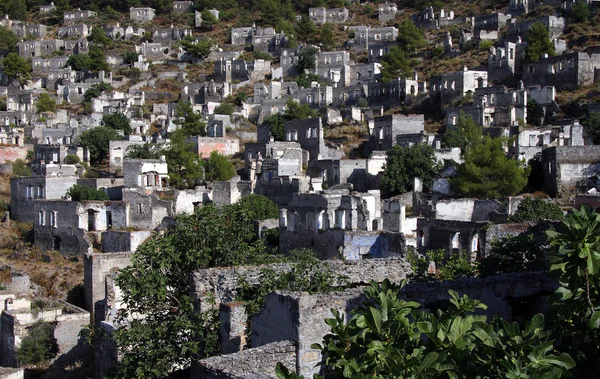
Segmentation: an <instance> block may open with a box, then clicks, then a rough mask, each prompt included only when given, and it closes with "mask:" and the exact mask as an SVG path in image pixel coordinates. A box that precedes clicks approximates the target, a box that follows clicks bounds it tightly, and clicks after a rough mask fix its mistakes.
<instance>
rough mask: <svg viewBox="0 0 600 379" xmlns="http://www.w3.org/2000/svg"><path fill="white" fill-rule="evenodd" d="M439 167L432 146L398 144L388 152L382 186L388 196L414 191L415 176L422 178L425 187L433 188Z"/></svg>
mask: <svg viewBox="0 0 600 379" xmlns="http://www.w3.org/2000/svg"><path fill="white" fill-rule="evenodd" d="M439 169H440V166H439V164H438V163H437V160H436V158H435V155H434V152H433V148H432V147H431V146H428V145H426V144H423V143H418V144H415V145H412V146H410V147H404V146H400V145H396V146H394V147H393V148H392V149H390V150H388V151H387V153H386V159H385V170H384V171H383V176H382V177H381V183H380V186H381V189H382V190H384V191H385V192H386V194H387V195H388V196H394V195H398V194H401V193H405V192H408V191H412V189H413V184H414V183H413V180H414V178H420V179H421V181H422V182H423V186H424V187H425V188H431V185H432V184H433V179H434V178H435V176H436V175H437V173H438V171H439Z"/></svg>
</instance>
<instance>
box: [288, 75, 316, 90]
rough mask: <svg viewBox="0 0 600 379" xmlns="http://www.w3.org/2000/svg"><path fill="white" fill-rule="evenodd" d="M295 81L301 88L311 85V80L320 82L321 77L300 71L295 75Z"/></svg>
mask: <svg viewBox="0 0 600 379" xmlns="http://www.w3.org/2000/svg"><path fill="white" fill-rule="evenodd" d="M294 80H295V82H296V83H298V85H299V86H301V87H303V88H310V86H311V85H312V82H321V78H320V77H319V75H317V74H307V73H304V72H303V73H301V74H300V75H298V76H296V78H295V79H294Z"/></svg>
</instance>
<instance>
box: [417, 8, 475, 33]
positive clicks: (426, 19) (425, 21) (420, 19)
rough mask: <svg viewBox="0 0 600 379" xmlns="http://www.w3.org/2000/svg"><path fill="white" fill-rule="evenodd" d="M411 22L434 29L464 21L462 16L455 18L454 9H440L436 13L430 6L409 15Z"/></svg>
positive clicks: (420, 26)
mask: <svg viewBox="0 0 600 379" xmlns="http://www.w3.org/2000/svg"><path fill="white" fill-rule="evenodd" d="M411 20H412V22H413V23H414V24H415V25H416V26H418V27H419V28H423V29H435V28H439V27H442V26H448V25H456V24H462V23H464V22H465V21H466V19H465V18H464V17H462V18H455V17H454V11H446V10H445V9H440V11H439V12H438V13H437V14H436V12H435V11H434V10H433V7H432V6H429V7H427V8H425V9H423V10H422V11H421V12H420V13H418V14H415V15H414V16H412V17H411Z"/></svg>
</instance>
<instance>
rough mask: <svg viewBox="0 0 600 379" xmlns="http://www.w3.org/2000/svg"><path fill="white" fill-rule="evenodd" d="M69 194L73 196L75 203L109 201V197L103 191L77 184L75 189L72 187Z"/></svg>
mask: <svg viewBox="0 0 600 379" xmlns="http://www.w3.org/2000/svg"><path fill="white" fill-rule="evenodd" d="M67 194H68V195H69V196H71V199H72V200H73V201H87V200H96V201H105V200H108V195H107V194H106V192H104V191H103V190H101V189H96V188H92V187H87V186H80V185H78V184H75V185H74V186H73V187H71V189H69V191H68V192H67Z"/></svg>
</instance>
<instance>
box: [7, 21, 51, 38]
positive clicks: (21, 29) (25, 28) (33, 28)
mask: <svg viewBox="0 0 600 379" xmlns="http://www.w3.org/2000/svg"><path fill="white" fill-rule="evenodd" d="M12 31H13V33H15V35H16V36H17V37H19V38H23V39H32V38H34V39H36V38H44V37H45V36H46V33H48V27H47V26H46V25H43V24H27V23H23V24H13V26H12Z"/></svg>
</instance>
